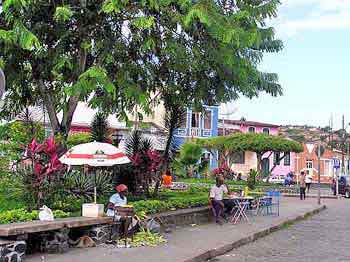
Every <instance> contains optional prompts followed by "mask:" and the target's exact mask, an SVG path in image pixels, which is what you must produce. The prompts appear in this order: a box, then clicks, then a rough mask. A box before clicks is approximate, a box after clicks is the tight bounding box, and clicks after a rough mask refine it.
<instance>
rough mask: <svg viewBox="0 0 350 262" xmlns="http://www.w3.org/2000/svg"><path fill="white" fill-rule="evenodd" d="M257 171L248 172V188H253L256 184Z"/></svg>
mask: <svg viewBox="0 0 350 262" xmlns="http://www.w3.org/2000/svg"><path fill="white" fill-rule="evenodd" d="M258 175H259V173H258V171H256V170H251V171H250V172H249V174H248V178H247V186H248V188H249V189H250V190H254V189H255V186H256V178H257V177H258Z"/></svg>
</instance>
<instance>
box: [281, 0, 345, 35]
mask: <svg viewBox="0 0 350 262" xmlns="http://www.w3.org/2000/svg"><path fill="white" fill-rule="evenodd" d="M300 10H302V11H303V12H300ZM298 13H305V15H304V16H302V17H299V18H291V17H292V14H298ZM280 14H281V15H280V16H279V18H278V19H277V20H276V21H275V22H274V25H275V27H276V29H277V35H278V36H279V37H281V38H284V37H285V36H287V37H291V36H294V35H296V34H298V33H300V32H303V31H323V30H337V29H346V28H350V0H284V1H283V0H282V6H281V8H280Z"/></svg>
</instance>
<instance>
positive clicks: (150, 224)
mask: <svg viewBox="0 0 350 262" xmlns="http://www.w3.org/2000/svg"><path fill="white" fill-rule="evenodd" d="M145 227H146V229H147V230H149V231H150V232H152V233H160V229H161V228H160V224H159V223H158V222H157V221H156V220H155V219H154V218H151V219H149V220H148V221H147V222H146V224H145Z"/></svg>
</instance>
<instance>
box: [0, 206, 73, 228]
mask: <svg viewBox="0 0 350 262" xmlns="http://www.w3.org/2000/svg"><path fill="white" fill-rule="evenodd" d="M53 215H54V217H55V218H64V217H69V216H70V213H66V212H63V211H62V210H54V211H53ZM38 219H39V211H38V210H34V211H31V212H28V211H26V210H25V209H22V208H21V209H14V210H9V211H4V212H1V213H0V224H9V223H16V222H27V221H33V220H38Z"/></svg>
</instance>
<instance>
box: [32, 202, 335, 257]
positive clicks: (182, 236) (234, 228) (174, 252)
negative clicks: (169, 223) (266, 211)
mask: <svg viewBox="0 0 350 262" xmlns="http://www.w3.org/2000/svg"><path fill="white" fill-rule="evenodd" d="M334 201H337V200H323V201H322V204H328V203H331V202H334ZM318 208H320V206H318V205H317V203H316V200H315V199H307V200H305V201H300V200H297V199H294V198H285V199H283V200H282V204H281V210H280V213H281V215H280V216H279V217H274V216H272V217H271V216H258V217H253V218H251V221H250V223H249V224H247V223H242V224H238V225H232V224H225V225H224V226H218V225H216V224H207V225H201V226H194V227H184V228H179V229H177V230H175V231H174V232H172V233H170V234H168V235H165V236H166V238H167V239H168V243H167V244H165V245H162V246H159V247H156V248H133V249H118V248H112V247H97V248H91V249H72V250H70V251H69V252H68V253H66V254H61V255H60V254H52V255H51V254H50V255H46V254H45V255H34V256H31V257H28V258H27V259H26V261H28V262H39V261H40V262H41V261H45V262H58V261H74V262H83V261H84V262H95V261H100V260H103V261H104V262H112V261H113V262H119V261H123V262H137V261H161V262H173V261H187V260H188V261H196V260H194V259H193V258H195V257H198V256H201V255H203V254H205V253H207V254H208V253H209V251H210V250H211V252H212V253H213V252H214V253H215V250H214V249H216V248H218V249H219V250H217V251H219V252H220V251H222V250H220V249H222V248H223V247H226V248H227V247H232V245H233V243H236V242H238V241H241V242H244V241H247V237H248V240H252V236H254V235H255V236H260V235H261V234H264V233H266V232H267V231H269V230H270V229H271V228H272V230H276V229H277V228H278V225H279V224H282V223H285V222H287V221H289V220H294V219H295V218H297V217H299V216H304V215H305V214H306V213H309V212H313V211H315V210H316V209H318ZM259 232H260V233H259ZM259 234H260V235H259ZM249 236H251V237H250V238H249ZM244 239H245V240H244ZM236 244H237V243H236ZM197 261H200V260H197Z"/></svg>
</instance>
